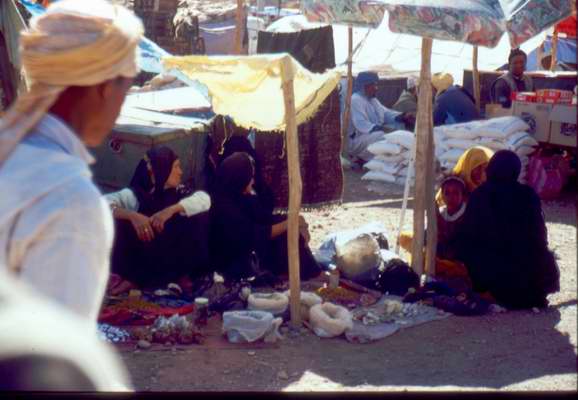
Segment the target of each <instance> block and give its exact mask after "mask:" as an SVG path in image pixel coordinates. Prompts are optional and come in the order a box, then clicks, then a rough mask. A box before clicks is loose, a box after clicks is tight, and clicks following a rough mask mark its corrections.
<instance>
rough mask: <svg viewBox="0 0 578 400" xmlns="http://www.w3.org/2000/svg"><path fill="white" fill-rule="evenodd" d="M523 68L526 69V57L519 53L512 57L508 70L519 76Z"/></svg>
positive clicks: (522, 72)
mask: <svg viewBox="0 0 578 400" xmlns="http://www.w3.org/2000/svg"><path fill="white" fill-rule="evenodd" d="M525 70H526V57H524V56H523V55H521V54H520V55H517V56H515V57H513V58H512V61H510V71H512V74H514V75H516V76H521V75H523V74H524V71H525Z"/></svg>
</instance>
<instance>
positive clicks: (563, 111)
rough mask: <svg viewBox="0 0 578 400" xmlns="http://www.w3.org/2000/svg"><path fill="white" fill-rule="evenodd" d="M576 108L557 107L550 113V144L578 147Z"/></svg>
mask: <svg viewBox="0 0 578 400" xmlns="http://www.w3.org/2000/svg"><path fill="white" fill-rule="evenodd" d="M576 111H577V108H576V106H567V105H555V106H554V107H553V108H552V112H551V113H550V143H552V144H557V145H560V146H569V147H576Z"/></svg>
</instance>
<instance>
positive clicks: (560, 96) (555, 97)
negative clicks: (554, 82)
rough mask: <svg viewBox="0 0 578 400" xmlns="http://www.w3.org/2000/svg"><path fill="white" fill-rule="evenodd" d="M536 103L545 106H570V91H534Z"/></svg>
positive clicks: (571, 94)
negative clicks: (544, 104)
mask: <svg viewBox="0 0 578 400" xmlns="http://www.w3.org/2000/svg"><path fill="white" fill-rule="evenodd" d="M536 95H537V101H538V103H546V104H572V96H573V95H574V93H572V92H571V91H570V90H557V89H542V90H538V91H536Z"/></svg>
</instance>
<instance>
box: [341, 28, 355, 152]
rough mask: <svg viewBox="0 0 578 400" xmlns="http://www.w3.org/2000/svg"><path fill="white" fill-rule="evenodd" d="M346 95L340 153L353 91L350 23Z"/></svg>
mask: <svg viewBox="0 0 578 400" xmlns="http://www.w3.org/2000/svg"><path fill="white" fill-rule="evenodd" d="M347 36H348V39H349V40H348V44H347V54H348V57H347V97H346V98H345V109H344V110H343V120H342V121H341V154H342V155H345V153H346V152H347V144H348V143H349V137H348V136H347V134H348V131H349V118H350V117H351V95H352V93H353V59H352V57H353V28H352V27H351V25H349V27H348V28H347Z"/></svg>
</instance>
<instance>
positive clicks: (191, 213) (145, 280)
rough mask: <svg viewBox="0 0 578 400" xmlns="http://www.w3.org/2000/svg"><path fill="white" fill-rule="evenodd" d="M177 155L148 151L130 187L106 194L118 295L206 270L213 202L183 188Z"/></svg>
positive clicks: (164, 149)
mask: <svg viewBox="0 0 578 400" xmlns="http://www.w3.org/2000/svg"><path fill="white" fill-rule="evenodd" d="M181 177H182V170H181V164H180V160H179V159H178V157H177V155H176V154H175V153H174V152H173V151H172V150H171V149H169V148H168V147H159V148H153V149H151V150H149V151H148V152H147V153H146V155H145V157H144V158H143V159H142V160H141V161H140V163H139V164H138V166H137V168H136V171H135V173H134V176H133V178H132V180H131V182H130V187H129V188H126V189H123V190H121V191H119V192H115V193H111V194H108V195H106V198H107V200H108V201H109V203H110V205H111V208H112V209H113V215H114V218H115V229H116V232H115V241H114V246H113V251H112V260H111V272H113V273H116V274H118V275H120V276H121V277H122V279H123V280H122V281H120V282H119V283H117V285H115V286H114V287H112V288H110V293H111V294H112V295H117V294H120V293H122V292H125V291H127V290H129V289H131V288H134V287H140V288H159V287H164V286H166V285H167V284H168V283H171V282H179V283H180V284H181V285H182V286H185V287H186V286H188V285H190V282H188V280H187V279H186V278H187V277H188V278H189V279H190V278H192V279H194V278H196V277H198V276H201V275H203V274H204V273H205V272H206V269H207V267H208V239H207V237H208V228H209V226H208V225H209V213H208V210H209V208H210V206H211V200H210V197H209V195H208V194H207V193H205V192H201V191H198V192H195V193H193V194H191V191H190V190H188V189H186V188H185V187H183V186H182V185H181V184H180V183H181Z"/></svg>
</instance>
